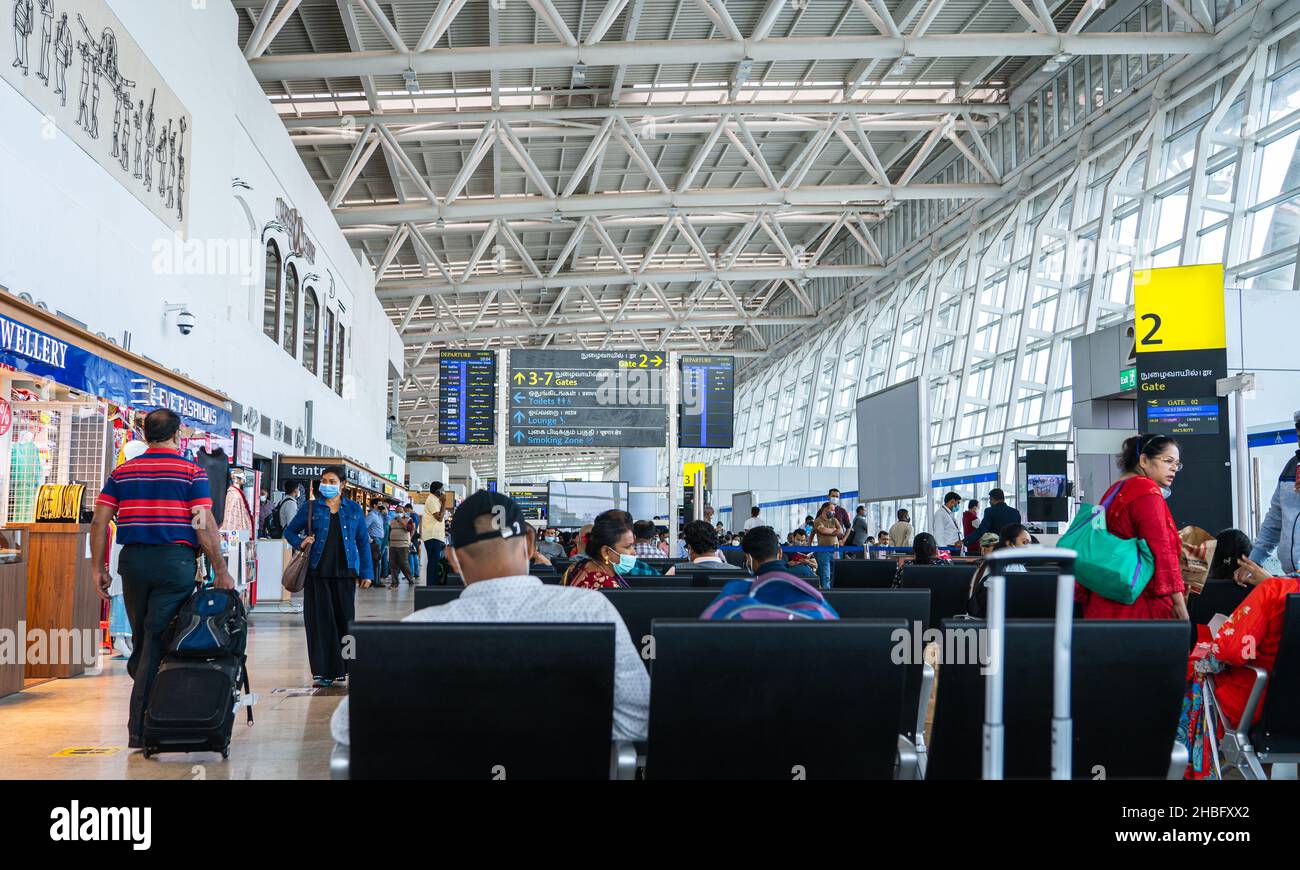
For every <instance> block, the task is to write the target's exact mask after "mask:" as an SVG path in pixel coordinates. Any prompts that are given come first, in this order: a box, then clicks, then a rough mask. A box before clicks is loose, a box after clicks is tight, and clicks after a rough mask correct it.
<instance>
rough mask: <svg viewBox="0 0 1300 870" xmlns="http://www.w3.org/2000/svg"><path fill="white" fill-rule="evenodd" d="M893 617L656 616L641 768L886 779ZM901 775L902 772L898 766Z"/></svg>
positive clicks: (891, 745) (652, 775) (894, 756)
mask: <svg viewBox="0 0 1300 870" xmlns="http://www.w3.org/2000/svg"><path fill="white" fill-rule="evenodd" d="M902 627H904V623H903V620H901V619H897V620H854V621H846V620H841V621H838V622H836V621H829V622H811V621H810V622H702V621H699V620H685V621H681V620H656V621H655V623H654V638H655V657H654V662H653V665H652V674H653V676H652V679H651V682H650V742H649V751H648V755H647V766H646V776H647V778H648V779H670V780H671V779H691V780H699V779H731V780H737V779H738V780H791V779H800V778H807V779H889V778H891V777H893V776H894V774H895V765H896V762H897V761H898V760H899V757H900V754H902V755H903V766H904V767H907V766H910V765H911V764H914V758H913V759H911V760H909V759H908V757H907V754H906V753H905V752H901V751H900V746H901V745H902V744H901V742H900V738H899V735H898V720H897V718H896V717H893V716H882V715H880V711H881V710H886V709H899V708H900V707H901V705H902V700H903V676H904V673H903V668H902V667H900V666H898V665H896V664H894V663H893V661H892V660H891V656H890V653H891V650H892V648H893V646H894V640H893V635H894V632H895V631H896V630H898V629H899V628H902ZM904 775H908V773H907V771H906V770H905V771H904Z"/></svg>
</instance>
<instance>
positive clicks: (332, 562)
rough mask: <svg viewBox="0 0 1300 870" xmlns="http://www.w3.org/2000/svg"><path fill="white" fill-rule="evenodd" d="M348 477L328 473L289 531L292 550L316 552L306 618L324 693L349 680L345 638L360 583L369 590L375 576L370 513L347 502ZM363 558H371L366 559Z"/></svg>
mask: <svg viewBox="0 0 1300 870" xmlns="http://www.w3.org/2000/svg"><path fill="white" fill-rule="evenodd" d="M344 474H345V472H344V470H343V468H342V467H341V466H337V465H331V466H330V467H329V468H326V469H325V471H324V472H323V473H322V474H321V476H320V481H319V482H318V483H317V485H316V493H317V497H316V498H313V499H311V500H310V501H308V502H307V509H306V510H301V511H298V513H297V514H295V515H294V518H293V521H292V522H290V523H289V525H288V527H287V528H286V529H285V530H284V539H285V540H286V541H288V542H289V546H290V547H293V548H294V549H295V550H299V549H301V550H307V549H308V548H310V549H311V562H310V565H309V568H308V571H307V582H306V584H305V585H304V586H303V592H302V598H303V609H302V614H303V621H304V622H305V623H306V626H307V659H308V661H309V662H311V673H312V678H313V679H314V680H315V682H316V685H317V686H324V687H328V686H332V685H333V684H334V683H335V681H340V680H344V679H347V673H348V663H347V661H346V660H344V658H343V637H344V635H346V634H347V632H348V623H349V622H351V621H352V619H353V617H354V616H355V615H356V602H355V601H354V598H353V596H354V595H355V592H356V584H357V583H358V581H359V582H360V583H361V586H362V588H365V587H367V586H369V585H370V582H371V580H372V579H373V575H374V568H373V566H372V564H371V561H370V559H369V555H370V536H369V534H368V533H367V532H366V518H365V511H363V510H362V508H361V505H359V504H357V503H356V502H354V501H352V500H351V499H346V498H344V497H343V478H344ZM308 523H310V527H309V526H308ZM304 532H306V533H307V534H306V535H305V536H304V534H303V533H304ZM362 553H365V554H366V556H367V558H364V559H363V558H362V557H361V554H362Z"/></svg>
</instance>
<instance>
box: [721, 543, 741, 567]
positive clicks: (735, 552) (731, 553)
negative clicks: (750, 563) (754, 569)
mask: <svg viewBox="0 0 1300 870" xmlns="http://www.w3.org/2000/svg"><path fill="white" fill-rule="evenodd" d="M720 552H721V553H722V558H724V559H726V560H727V561H728V562H730V563H731V564H732V565H735V566H736V567H737V568H743V567H745V551H744V550H741V549H740V548H739V547H736V548H734V549H725V550H721V551H720Z"/></svg>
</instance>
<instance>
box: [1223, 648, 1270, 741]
mask: <svg viewBox="0 0 1300 870" xmlns="http://www.w3.org/2000/svg"><path fill="white" fill-rule="evenodd" d="M1244 667H1247V668H1250V669H1251V670H1252V671H1254V672H1255V684H1254V685H1253V686H1251V687H1250V696H1249V697H1247V698H1246V706H1245V707H1243V708H1242V710H1241V721H1240V722H1238V723H1237V725H1236V728H1234V729H1233V730H1235V731H1236V732H1237V734H1239V735H1241V736H1242V737H1243V738H1244V740H1245V742H1246V743H1247V744H1249V742H1250V726H1251V723H1253V722H1254V721H1255V710H1256V708H1257V707H1259V699H1260V697H1261V696H1262V695H1263V694H1264V687H1265V686H1266V685H1268V671H1266V670H1264V669H1263V668H1261V667H1259V666H1258V665H1245V666H1244ZM1224 724H1225V725H1226V724H1227V723H1226V722H1225V723H1224Z"/></svg>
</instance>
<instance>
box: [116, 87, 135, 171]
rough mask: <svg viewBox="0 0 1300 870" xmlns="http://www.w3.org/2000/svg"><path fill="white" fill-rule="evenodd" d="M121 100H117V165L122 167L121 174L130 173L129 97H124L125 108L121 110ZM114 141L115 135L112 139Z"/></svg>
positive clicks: (128, 95)
mask: <svg viewBox="0 0 1300 870" xmlns="http://www.w3.org/2000/svg"><path fill="white" fill-rule="evenodd" d="M122 102H123V101H122V100H118V112H119V113H122V156H121V159H120V160H118V164H119V165H120V166H121V167H122V171H123V172H130V171H131V108H132V106H131V95H130V94H127V95H126V100H125V103H126V107H125V109H123V108H122ZM113 138H114V139H116V138H117V137H116V135H114V137H113Z"/></svg>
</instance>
